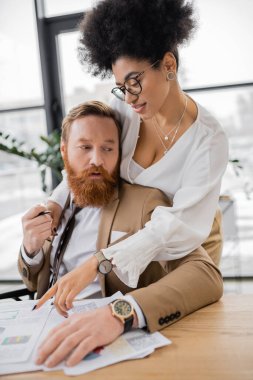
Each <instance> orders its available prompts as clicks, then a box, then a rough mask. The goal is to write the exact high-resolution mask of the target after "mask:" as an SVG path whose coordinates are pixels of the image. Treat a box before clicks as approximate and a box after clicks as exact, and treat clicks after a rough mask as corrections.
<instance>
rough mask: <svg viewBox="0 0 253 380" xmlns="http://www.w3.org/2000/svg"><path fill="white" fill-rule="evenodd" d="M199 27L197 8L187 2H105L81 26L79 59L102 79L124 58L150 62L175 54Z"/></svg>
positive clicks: (152, 0)
mask: <svg viewBox="0 0 253 380" xmlns="http://www.w3.org/2000/svg"><path fill="white" fill-rule="evenodd" d="M195 25H196V21H195V19H194V17H193V6H192V4H191V3H185V0H104V1H102V2H100V3H98V5H97V6H96V7H94V8H93V9H92V10H91V11H90V12H87V13H86V14H85V17H84V19H83V20H82V22H81V23H80V31H81V38H80V46H79V48H78V51H79V59H80V61H81V63H82V64H87V65H88V68H89V71H90V72H91V73H92V74H93V75H95V76H97V75H101V77H102V78H104V77H108V76H110V75H111V73H112V64H113V63H115V62H116V60H117V59H118V58H120V57H123V56H125V57H126V56H127V57H131V58H136V59H146V60H148V61H150V63H153V62H155V61H156V60H160V59H162V58H163V56H164V54H165V53H166V52H168V51H170V52H172V53H174V55H175V57H176V60H177V64H178V51H177V47H178V45H180V44H182V43H184V42H185V41H187V40H188V39H189V37H190V35H191V34H192V32H193V30H194V28H195Z"/></svg>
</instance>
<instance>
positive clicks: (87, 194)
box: [64, 157, 119, 207]
mask: <svg viewBox="0 0 253 380" xmlns="http://www.w3.org/2000/svg"><path fill="white" fill-rule="evenodd" d="M64 165H65V169H66V172H67V181H68V185H69V188H70V190H71V192H72V194H73V196H74V201H75V204H76V205H77V206H79V207H86V206H91V207H103V206H105V205H106V204H107V203H108V202H109V201H110V200H111V199H112V196H113V194H114V192H115V188H116V186H117V184H118V178H119V165H118V164H117V166H116V168H115V170H114V172H113V173H112V175H110V174H109V173H108V172H107V171H106V170H105V169H104V168H103V167H102V166H93V167H92V168H90V169H87V170H83V171H82V172H81V173H79V174H77V175H76V174H75V173H74V171H73V169H72V167H71V165H70V163H69V161H68V158H67V157H65V158H64ZM94 173H97V175H99V173H100V177H101V178H99V179H92V178H91V177H90V176H91V175H92V174H94ZM95 175H96V174H95Z"/></svg>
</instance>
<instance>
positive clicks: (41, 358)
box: [36, 306, 123, 368]
mask: <svg viewBox="0 0 253 380" xmlns="http://www.w3.org/2000/svg"><path fill="white" fill-rule="evenodd" d="M122 332H123V324H122V323H121V322H120V321H119V320H118V319H117V318H115V317H113V316H112V313H111V310H110V306H105V307H102V308H99V309H97V310H92V311H89V312H86V313H82V314H74V315H72V316H71V317H69V318H68V319H67V320H66V321H64V322H63V323H61V324H60V325H59V326H58V327H55V328H54V329H52V330H51V331H50V332H49V334H48V336H47V337H46V338H45V340H44V341H43V342H42V344H41V345H40V347H39V349H38V354H37V360H36V364H42V363H44V364H45V365H46V366H47V367H49V368H51V367H54V366H56V365H57V364H58V363H60V362H61V361H62V360H64V359H66V358H67V361H66V363H65V364H66V365H67V366H74V365H76V364H77V363H79V362H80V361H81V360H82V359H83V357H84V356H86V355H87V354H88V353H89V352H91V351H93V350H94V349H95V348H96V347H100V346H104V345H107V344H109V343H111V342H113V341H114V340H115V339H116V338H117V337H118V336H119V335H121V334H122ZM68 355H69V356H68Z"/></svg>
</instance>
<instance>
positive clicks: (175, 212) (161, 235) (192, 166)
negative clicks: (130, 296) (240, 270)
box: [103, 130, 228, 288]
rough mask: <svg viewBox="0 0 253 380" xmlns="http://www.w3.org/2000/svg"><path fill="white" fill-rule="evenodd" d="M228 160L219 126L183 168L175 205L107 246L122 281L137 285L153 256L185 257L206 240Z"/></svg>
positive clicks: (159, 208) (155, 212)
mask: <svg viewBox="0 0 253 380" xmlns="http://www.w3.org/2000/svg"><path fill="white" fill-rule="evenodd" d="M227 162H228V142H227V138H226V136H225V134H224V132H223V131H221V130H219V131H218V132H217V133H216V134H214V135H213V136H211V137H210V138H207V139H206V140H205V139H203V141H201V144H199V146H198V148H197V149H195V150H194V152H193V154H192V155H191V157H190V159H189V160H187V162H186V164H185V166H184V168H182V171H183V175H182V182H181V186H180V187H179V189H178V190H177V192H176V193H175V195H174V198H173V206H172V207H164V206H158V207H157V208H156V209H155V210H154V212H153V214H152V217H151V220H150V221H149V222H148V223H146V225H145V227H144V228H143V229H142V230H140V231H139V232H137V233H135V234H134V235H132V236H130V237H129V238H127V239H126V240H123V241H121V242H120V243H118V244H115V245H113V246H111V247H109V248H106V249H103V253H104V255H105V256H106V257H107V258H108V259H112V262H113V263H114V264H115V266H116V267H115V269H114V271H115V273H116V274H117V276H118V277H119V278H120V279H121V281H123V282H124V283H126V284H127V285H128V286H130V287H133V288H135V287H136V286H137V283H138V279H139V276H140V274H141V273H142V272H143V271H144V270H145V268H146V267H147V265H148V264H149V263H150V262H151V261H153V260H175V259H179V258H182V257H184V256H185V255H187V254H189V253H190V252H192V251H193V250H195V249H196V248H198V247H199V246H200V245H201V244H202V243H203V242H204V241H205V239H206V238H207V237H208V235H209V233H210V231H211V227H212V223H213V219H214V215H215V212H216V208H217V205H218V200H219V194H220V186H221V179H222V175H223V174H224V171H225V168H226V165H227Z"/></svg>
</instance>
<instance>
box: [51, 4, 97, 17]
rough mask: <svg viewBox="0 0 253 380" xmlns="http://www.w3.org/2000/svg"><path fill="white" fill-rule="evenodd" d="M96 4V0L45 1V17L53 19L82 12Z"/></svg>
mask: <svg viewBox="0 0 253 380" xmlns="http://www.w3.org/2000/svg"><path fill="white" fill-rule="evenodd" d="M97 2H98V1H96V0H45V1H44V4H45V16H46V17H54V16H60V15H67V14H71V13H78V12H84V11H86V10H87V9H90V8H92V7H93V6H94V4H96V3H97Z"/></svg>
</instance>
